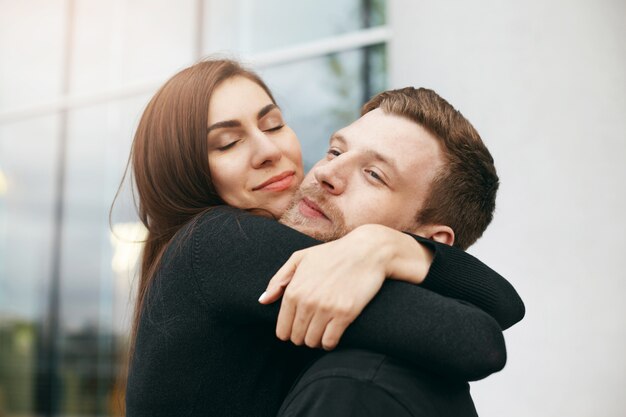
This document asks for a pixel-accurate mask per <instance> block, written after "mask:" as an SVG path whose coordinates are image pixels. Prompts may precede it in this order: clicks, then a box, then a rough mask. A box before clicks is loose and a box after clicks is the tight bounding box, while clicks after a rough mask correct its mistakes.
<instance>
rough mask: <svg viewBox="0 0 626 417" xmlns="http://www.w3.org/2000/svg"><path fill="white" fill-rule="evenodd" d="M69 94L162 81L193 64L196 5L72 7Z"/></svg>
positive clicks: (190, 1)
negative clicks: (72, 30) (73, 27)
mask: <svg viewBox="0 0 626 417" xmlns="http://www.w3.org/2000/svg"><path fill="white" fill-rule="evenodd" d="M75 5H76V6H75V7H76V9H75V27H76V30H75V35H74V39H73V42H74V50H73V53H74V59H73V61H72V70H71V74H72V82H71V91H72V92H73V93H76V92H90V91H94V90H96V91H100V90H103V89H106V88H116V87H119V86H122V85H127V84H133V83H137V82H142V81H146V80H148V81H150V80H153V79H157V80H158V79H160V78H163V79H165V78H166V77H169V76H170V75H172V74H173V73H174V72H175V71H176V70H178V69H180V68H182V67H184V66H185V65H188V64H191V63H192V62H193V61H194V60H195V59H196V57H195V55H194V54H195V44H194V42H195V38H196V35H195V30H196V28H195V24H194V23H195V21H196V18H195V13H196V1H195V0H180V1H175V2H173V1H169V0H134V1H126V0H114V1H110V2H108V1H107V2H104V1H101V2H94V1H93V0H76V2H75Z"/></svg>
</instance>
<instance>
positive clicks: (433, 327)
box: [191, 207, 506, 380]
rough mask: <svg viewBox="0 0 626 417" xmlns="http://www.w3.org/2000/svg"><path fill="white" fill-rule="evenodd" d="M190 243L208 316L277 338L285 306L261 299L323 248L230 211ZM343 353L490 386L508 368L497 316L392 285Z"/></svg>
mask: <svg viewBox="0 0 626 417" xmlns="http://www.w3.org/2000/svg"><path fill="white" fill-rule="evenodd" d="M191 235H192V238H193V269H194V277H195V279H196V280H197V283H198V284H199V286H198V288H199V291H200V292H201V296H202V298H203V299H204V300H205V302H206V303H207V307H208V311H209V314H213V315H215V316H216V318H217V319H218V320H219V321H223V322H224V323H227V322H230V323H232V324H241V325H256V326H263V327H267V331H268V332H274V331H275V326H276V320H277V317H278V311H279V308H280V304H279V303H274V304H271V305H269V306H267V305H261V304H260V303H258V297H259V296H260V295H261V293H262V292H263V291H264V290H265V288H266V286H267V283H268V282H269V280H270V279H271V277H272V276H273V274H274V273H275V272H276V271H277V270H278V268H280V266H282V264H283V263H284V262H286V261H287V259H288V258H289V256H291V254H292V253H293V252H294V251H297V250H300V249H304V248H307V247H310V246H313V245H315V244H318V243H320V242H318V241H316V240H314V239H312V238H310V237H308V236H306V235H303V234H301V233H299V232H297V231H295V230H293V229H290V228H288V227H286V226H284V225H281V224H280V223H278V222H276V221H273V220H269V219H265V218H262V217H258V216H252V215H250V214H248V213H245V212H242V211H240V210H236V209H232V208H226V207H220V208H216V209H213V210H212V211H211V212H210V213H208V214H206V215H205V216H203V218H202V219H200V221H199V222H198V223H197V224H196V227H195V228H194V230H193V231H192V232H191ZM339 256H340V255H339ZM340 346H345V347H358V348H363V349H369V350H374V351H378V352H382V353H385V354H389V355H392V356H395V357H398V358H400V359H404V360H407V361H409V362H411V363H413V364H415V365H418V366H420V367H422V368H424V369H428V370H430V371H432V372H435V373H437V374H440V375H444V376H448V377H452V378H455V379H463V380H475V379H480V378H483V377H485V376H487V375H489V374H491V373H493V372H496V371H499V370H500V369H502V367H503V366H504V364H505V362H506V349H505V345H504V338H503V336H502V332H501V330H500V327H499V326H498V324H497V322H496V321H495V320H494V319H493V318H492V317H491V316H489V315H488V314H486V313H484V312H483V311H481V310H479V309H478V308H475V307H474V306H471V305H466V304H463V303H460V302H458V301H456V300H454V299H451V298H446V297H443V296H441V295H438V294H435V293H433V292H431V291H429V290H427V289H425V288H421V287H420V286H416V285H411V284H407V283H404V282H397V281H392V280H387V281H386V282H385V283H384V285H383V287H382V289H381V291H380V292H379V293H378V294H377V296H376V297H374V299H373V300H372V301H371V302H370V303H369V304H368V306H367V307H366V308H365V309H364V310H363V312H362V314H361V315H360V316H359V317H358V318H357V319H356V320H355V321H354V322H353V323H352V324H351V325H350V326H349V327H348V329H347V330H346V332H345V334H344V336H343V337H342V340H341V342H340Z"/></svg>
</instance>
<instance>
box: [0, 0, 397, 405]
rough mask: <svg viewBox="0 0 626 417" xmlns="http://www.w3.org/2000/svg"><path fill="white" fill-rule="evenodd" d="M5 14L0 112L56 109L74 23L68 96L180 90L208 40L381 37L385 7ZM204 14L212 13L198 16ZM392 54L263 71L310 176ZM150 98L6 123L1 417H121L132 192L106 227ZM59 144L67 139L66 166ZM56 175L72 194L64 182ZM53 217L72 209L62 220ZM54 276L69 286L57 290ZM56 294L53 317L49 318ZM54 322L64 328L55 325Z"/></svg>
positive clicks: (142, 7) (244, 42)
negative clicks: (172, 79) (37, 106)
mask: <svg viewBox="0 0 626 417" xmlns="http://www.w3.org/2000/svg"><path fill="white" fill-rule="evenodd" d="M5 3H6V5H5V6H6V7H5V6H3V13H1V14H0V74H2V77H0V111H3V110H12V109H15V108H18V107H21V106H24V105H29V104H33V103H38V102H40V101H47V100H53V99H57V98H59V95H60V93H61V84H62V83H61V80H62V79H63V68H62V60H63V56H64V51H63V49H64V48H63V45H64V39H63V36H64V33H65V29H66V27H65V25H67V24H69V23H68V22H66V21H65V20H66V18H67V16H70V15H71V16H73V20H74V22H73V29H74V35H73V40H72V42H70V44H71V45H72V54H71V56H72V59H71V62H70V68H68V69H67V70H68V74H69V76H70V80H69V91H70V94H75V93H85V92H91V91H100V90H102V89H114V88H117V87H119V86H121V85H126V84H132V83H135V82H143V81H152V80H153V79H154V78H155V77H156V78H159V77H164V78H165V77H167V76H170V75H172V74H173V73H174V72H175V71H176V70H178V69H180V68H182V67H184V66H186V65H188V64H189V63H190V62H191V61H193V60H194V59H195V53H196V52H197V51H198V41H199V40H202V41H203V42H202V43H204V47H203V49H202V50H203V51H206V52H209V51H215V50H216V49H223V48H228V49H229V50H231V51H235V52H238V53H240V54H243V53H245V54H248V53H249V54H256V53H259V52H264V51H269V50H272V49H275V48H282V47H285V46H293V45H295V44H297V43H300V42H308V41H315V40H318V39H320V38H323V37H328V36H333V35H338V34H345V33H349V32H351V31H354V30H359V29H362V28H367V27H372V26H377V25H381V24H384V22H385V13H384V3H385V2H384V1H382V0H343V1H340V2H335V1H330V0H320V1H318V2H292V1H287V0H282V1H280V0H267V1H265V2H258V1H256V0H235V1H232V2H231V1H229V2H223V1H218V0H184V1H181V2H176V3H174V2H170V1H167V0H158V1H157V2H155V1H154V0H139V1H126V0H114V1H112V2H92V1H91V0H74V1H72V2H66V1H60V0H50V1H46V2H40V1H34V0H24V1H19V2H5ZM44 3H45V4H44ZM69 5H73V7H74V9H73V13H68V10H67V8H68V7H69ZM198 5H201V6H203V7H201V8H198ZM35 10H36V12H34V11H35ZM198 10H204V14H202V15H199V16H196V15H195V14H196V12H197V11H198ZM200 20H202V22H200ZM200 23H201V24H200ZM33 28H37V30H33ZM198 28H202V31H200V32H198V33H196V29H198ZM200 38H201V39H200ZM15 39H20V40H21V41H20V42H15ZM7 40H8V41H7ZM385 54H386V52H385V46H384V45H377V46H372V47H368V48H364V49H359V50H353V51H348V52H342V53H337V54H331V55H328V56H323V57H319V58H315V59H309V60H306V61H301V62H297V63H292V64H285V65H277V66H273V67H268V68H265V69H264V70H263V71H261V75H262V76H263V77H264V78H265V79H266V80H267V82H268V84H269V85H270V87H271V88H272V90H273V91H274V92H275V95H276V98H277V100H278V102H279V104H280V105H281V107H282V108H283V109H284V111H285V116H286V118H287V121H288V122H289V123H290V124H291V125H292V127H293V128H294V129H295V130H296V132H297V133H298V134H299V137H300V139H301V141H302V145H303V154H304V156H305V165H306V166H307V168H310V167H311V165H312V164H313V163H314V162H315V161H317V160H318V159H320V158H321V157H322V156H323V155H324V152H325V150H326V147H327V145H328V138H329V136H330V134H331V133H332V132H334V131H335V130H337V129H338V128H340V127H343V126H345V125H347V124H349V123H351V122H352V121H353V120H354V119H356V118H357V117H358V115H359V108H360V106H361V104H362V103H363V102H364V101H365V100H366V99H368V98H369V96H371V95H372V94H375V93H376V92H379V91H381V90H383V89H384V88H385V87H386V82H385V79H386V69H385V68H386V56H385ZM42 62H44V63H45V71H44V70H42V65H41V63H42ZM151 95H152V92H150V93H142V94H139V95H135V96H133V94H132V93H131V94H129V97H130V96H132V98H120V97H118V98H115V99H113V100H111V101H109V102H106V103H104V104H98V105H84V104H83V105H81V106H77V107H74V108H71V109H70V110H67V112H66V113H64V112H65V110H64V109H58V110H57V111H58V113H51V114H50V115H48V116H45V117H31V118H30V119H27V120H24V121H21V122H15V121H12V122H5V123H4V124H0V416H2V417H25V416H34V415H43V414H46V413H47V415H49V414H50V410H53V411H54V410H57V411H58V413H56V414H57V415H61V416H104V415H119V412H118V411H116V410H119V409H120V407H119V404H118V403H116V392H115V389H117V388H116V387H117V386H116V385H115V382H116V378H117V376H118V374H119V373H120V370H121V368H123V362H122V361H121V360H120V357H122V356H124V355H123V353H124V352H126V349H127V343H128V333H129V323H130V318H131V315H132V300H133V295H132V288H133V281H134V279H135V278H136V268H137V263H138V258H139V256H140V250H141V243H140V242H141V241H142V240H143V239H144V237H145V230H144V229H143V226H141V225H140V224H139V223H138V222H137V216H136V213H135V209H134V206H133V203H132V198H131V189H130V181H129V178H127V179H126V181H125V183H124V186H123V187H122V189H121V193H120V196H119V199H118V201H117V202H116V205H115V208H114V210H113V212H112V215H111V224H109V218H108V215H109V207H110V204H111V202H112V200H113V196H114V194H115V191H116V190H117V187H118V185H119V182H120V179H121V176H122V173H123V172H124V168H125V165H126V162H127V160H128V153H129V150H130V144H131V141H132V135H133V131H134V128H135V126H136V123H137V120H138V118H139V115H140V114H141V112H142V110H143V107H144V106H145V104H146V103H147V101H148V99H149V97H150V96H151ZM64 118H65V119H64ZM63 121H66V122H67V124H66V125H65V124H64V123H62V122H63ZM62 126H66V127H67V129H63V128H62ZM62 132H65V134H64V136H63V137H61V134H62ZM60 139H65V140H66V148H65V151H66V153H65V154H62V153H61V152H60V148H61V146H60V144H61V143H62V141H61V140H60ZM62 155H65V159H63V158H61V156H62ZM60 161H64V163H63V164H62V165H61V164H60ZM61 169H63V170H64V173H65V176H64V182H63V183H62V185H63V190H64V191H63V192H61V191H60V188H59V184H57V183H56V180H57V178H59V173H60V172H61ZM56 204H59V205H60V207H61V208H62V210H59V211H58V212H55V205H56ZM55 213H57V214H58V215H57V214H55ZM59 213H60V214H59ZM55 227H56V228H57V229H55ZM55 230H57V231H58V233H57V234H55ZM56 237H58V242H59V244H58V245H56V244H55V243H54V242H55V238H56ZM55 254H56V255H55ZM54 265H58V271H57V270H56V268H55V267H54ZM57 272H58V277H59V283H58V285H55V287H54V288H52V287H53V282H54V280H53V276H55V274H57ZM57 291H58V294H59V303H58V307H57V309H56V310H58V311H56V310H55V309H54V308H50V302H51V299H52V298H54V297H52V296H51V294H53V293H55V292H57ZM52 310H55V314H51V311H52ZM57 313H58V320H56V321H58V323H57V324H56V325H54V326H50V325H49V323H48V321H49V320H50V319H51V316H54V317H56V314H57ZM51 382H53V383H52V385H50V383H51ZM52 414H55V413H54V412H52Z"/></svg>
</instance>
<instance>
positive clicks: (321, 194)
mask: <svg viewBox="0 0 626 417" xmlns="http://www.w3.org/2000/svg"><path fill="white" fill-rule="evenodd" d="M304 197H307V198H308V199H310V200H311V201H314V202H315V204H317V205H318V206H319V207H320V208H321V209H322V211H323V212H324V214H325V215H326V217H328V218H329V219H330V221H331V225H330V227H329V228H327V229H326V230H319V229H316V228H315V227H314V226H312V225H311V224H310V219H309V218H307V217H305V216H303V215H302V213H300V210H299V209H298V204H299V203H300V201H302V199H303V198H304ZM280 222H281V223H283V224H285V225H287V226H289V227H291V228H293V229H296V230H297V231H299V232H301V233H304V234H306V235H309V236H311V237H312V238H314V239H317V240H321V241H323V242H328V241H330V240H336V239H339V238H340V237H343V236H345V235H346V234H347V233H348V232H350V230H351V229H350V228H349V227H348V226H347V225H346V220H345V218H344V216H343V213H341V211H340V210H339V209H338V208H337V206H335V205H334V204H333V203H332V202H331V201H329V199H328V195H327V193H326V191H324V190H322V189H321V188H320V187H319V185H318V184H316V183H312V184H308V185H304V186H301V187H300V188H298V191H296V193H295V195H294V197H293V199H292V200H291V203H290V204H289V206H288V207H287V210H286V211H285V213H284V214H283V215H282V217H281V218H280Z"/></svg>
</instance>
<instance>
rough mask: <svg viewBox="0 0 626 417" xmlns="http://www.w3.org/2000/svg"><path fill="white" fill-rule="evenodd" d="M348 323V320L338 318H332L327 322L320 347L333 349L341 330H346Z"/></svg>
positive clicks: (341, 332)
mask: <svg viewBox="0 0 626 417" xmlns="http://www.w3.org/2000/svg"><path fill="white" fill-rule="evenodd" d="M350 323H351V322H350V321H346V320H345V319H340V318H334V319H332V320H331V321H330V322H329V323H328V325H327V326H326V329H325V330H324V336H322V347H323V348H324V350H333V349H334V348H336V347H337V344H338V343H339V340H340V339H341V336H343V332H345V331H346V329H347V328H348V325H349V324H350Z"/></svg>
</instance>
